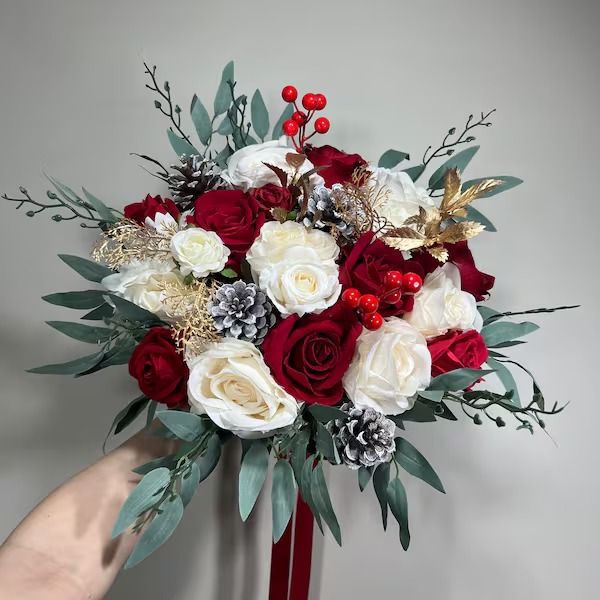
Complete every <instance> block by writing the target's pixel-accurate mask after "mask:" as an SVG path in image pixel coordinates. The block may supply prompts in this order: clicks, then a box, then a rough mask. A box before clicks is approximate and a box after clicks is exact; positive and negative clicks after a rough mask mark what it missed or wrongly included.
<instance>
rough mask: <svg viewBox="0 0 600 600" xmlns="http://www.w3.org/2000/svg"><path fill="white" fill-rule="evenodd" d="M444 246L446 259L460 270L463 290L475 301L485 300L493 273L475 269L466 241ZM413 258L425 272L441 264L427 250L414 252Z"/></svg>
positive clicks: (490, 287) (492, 282) (492, 279)
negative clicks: (473, 297)
mask: <svg viewBox="0 0 600 600" xmlns="http://www.w3.org/2000/svg"><path fill="white" fill-rule="evenodd" d="M445 248H446V250H448V261H449V262H451V263H453V264H455V265H456V266H457V267H458V270H459V271H460V284H461V287H462V289H463V291H465V292H469V294H472V295H473V296H475V300H477V302H481V300H485V298H486V297H487V296H489V293H490V290H491V289H492V287H493V286H494V281H495V280H496V278H495V277H494V276H493V275H488V274H487V273H482V272H481V271H480V270H479V269H477V267H476V266H475V260H474V259H473V255H472V254H471V250H469V245H468V244H467V242H466V241H462V242H457V243H456V244H446V245H445ZM413 260H416V261H417V262H419V263H420V264H421V265H422V267H423V269H425V273H431V272H432V271H435V269H437V268H438V267H439V266H441V263H440V262H438V261H437V259H435V258H433V256H431V255H430V254H429V253H428V252H418V253H415V254H414V256H413Z"/></svg>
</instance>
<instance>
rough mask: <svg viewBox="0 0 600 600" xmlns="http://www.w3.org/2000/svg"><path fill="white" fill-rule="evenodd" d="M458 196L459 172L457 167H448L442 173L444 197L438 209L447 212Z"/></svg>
mask: <svg viewBox="0 0 600 600" xmlns="http://www.w3.org/2000/svg"><path fill="white" fill-rule="evenodd" d="M459 197H460V174H459V172H458V169H457V168H456V167H455V168H453V169H448V170H447V171H446V174H445V175H444V197H443V198H442V202H441V204H440V211H441V212H447V211H448V210H450V207H451V206H452V205H453V204H454V203H455V202H456V201H457V198H459Z"/></svg>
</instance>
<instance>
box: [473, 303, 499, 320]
mask: <svg viewBox="0 0 600 600" xmlns="http://www.w3.org/2000/svg"><path fill="white" fill-rule="evenodd" d="M477 310H478V311H479V314H480V315H481V317H482V319H483V321H484V323H485V321H487V320H488V319H490V318H492V317H495V316H497V315H499V314H500V313H499V312H498V311H497V310H494V309H493V308H490V307H489V306H485V304H478V305H477Z"/></svg>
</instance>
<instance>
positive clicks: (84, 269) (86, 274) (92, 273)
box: [58, 254, 114, 283]
mask: <svg viewBox="0 0 600 600" xmlns="http://www.w3.org/2000/svg"><path fill="white" fill-rule="evenodd" d="M58 258H60V260H62V261H63V262H64V263H65V264H67V265H69V267H71V269H73V270H74V271H76V272H77V273H79V274H80V275H81V276H82V277H83V278H84V279H87V280H88V281H93V282H94V283H100V282H101V281H102V280H103V279H104V278H105V277H107V276H108V275H113V273H114V271H112V270H111V269H109V268H108V267H105V266H104V265H101V264H99V263H97V262H93V261H91V260H88V259H87V258H81V257H79V256H73V255H71V254H59V255H58Z"/></svg>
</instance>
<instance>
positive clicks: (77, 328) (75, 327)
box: [46, 321, 118, 344]
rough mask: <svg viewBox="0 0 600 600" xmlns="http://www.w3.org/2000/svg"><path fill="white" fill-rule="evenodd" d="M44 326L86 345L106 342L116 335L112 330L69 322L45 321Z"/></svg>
mask: <svg viewBox="0 0 600 600" xmlns="http://www.w3.org/2000/svg"><path fill="white" fill-rule="evenodd" d="M46 324H47V325H50V327H52V328H53V329H56V331H60V333H63V334H64V335H66V336H68V337H70V338H73V339H74V340H78V341H80V342H87V343H88V344H100V343H102V342H107V341H108V340H110V339H111V338H113V337H115V335H117V334H118V332H116V331H115V330H114V329H109V328H108V327H93V326H92V325H84V324H83V323H72V322H70V321H46Z"/></svg>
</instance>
